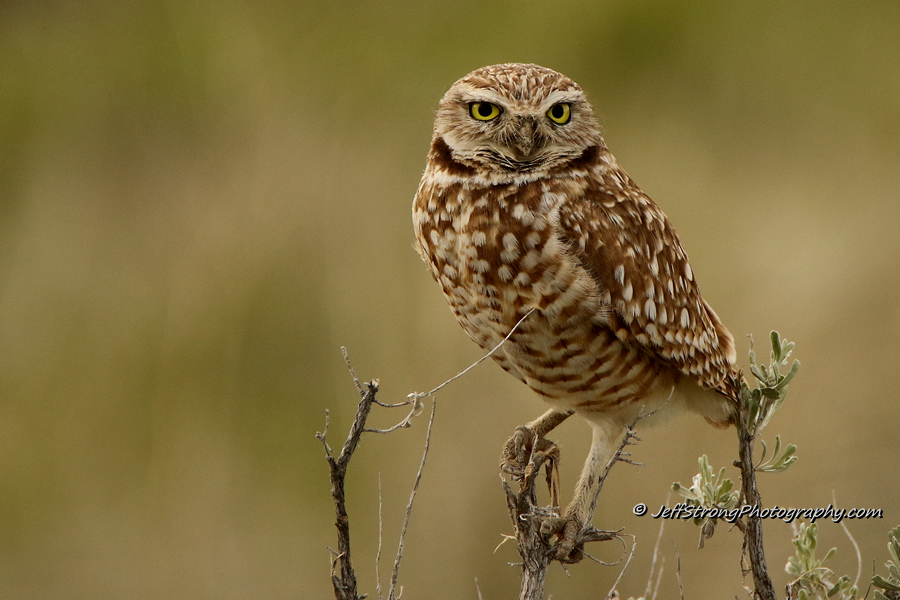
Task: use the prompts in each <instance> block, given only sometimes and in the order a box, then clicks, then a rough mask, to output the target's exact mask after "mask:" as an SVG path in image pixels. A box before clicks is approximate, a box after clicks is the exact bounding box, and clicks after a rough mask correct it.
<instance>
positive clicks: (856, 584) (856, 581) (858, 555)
mask: <svg viewBox="0 0 900 600" xmlns="http://www.w3.org/2000/svg"><path fill="white" fill-rule="evenodd" d="M831 500H832V503H833V504H834V506H837V495H835V493H834V490H831ZM841 529H843V530H844V534H845V535H846V536H847V537H848V538H850V543H851V544H853V549H854V550H856V579H854V580H853V587H855V588H857V589H859V578H860V576H861V575H862V554H861V553H860V551H859V544H857V543H856V539H855V538H854V537H853V535H852V534H851V533H850V530H849V529H847V525H845V524H844V522H843V521H841Z"/></svg>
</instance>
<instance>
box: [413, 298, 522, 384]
mask: <svg viewBox="0 0 900 600" xmlns="http://www.w3.org/2000/svg"><path fill="white" fill-rule="evenodd" d="M536 310H537V309H536V308H532V309H531V310H529V311H528V312H527V313H525V315H524V316H523V317H522V318H521V319H519V320H518V322H517V323H516V324H515V325H513V327H512V329H510V330H509V333H507V334H506V337H504V338H503V339H502V340H500V343H499V344H497V345H496V346H494V347H493V348H491V351H490V352H488V353H487V354H485V355H484V356H482V357H481V358H479V359H478V360H476V361H475V362H473V363H472V364H471V365H469V366H468V367H466V368H465V369H463V370H462V371H460V372H459V373H457V374H456V375H454V376H453V377H451V378H450V379H448V380H447V381H445V382H444V383H442V384H441V385H439V386H437V387H436V388H434V389H433V390H431V391H430V392H413V393H412V394H409V395H408V396H407V398H409V399H411V400H421V399H422V398H427V397H428V396H431V395H433V394H434V393H435V392H437V391H438V390H440V389H441V388H443V387H444V386H446V385H447V384H449V383H451V382H453V381H456V380H457V379H459V378H460V377H462V376H463V375H465V374H466V373H468V372H469V371H471V370H472V369H474V368H475V367H477V366H478V365H480V364H481V363H482V362H484V361H485V360H487V359H488V358H490V357H491V356H492V355H493V354H494V352H496V351H497V350H499V349H500V346H502V345H503V344H504V343H505V342H506V341H507V340H508V339H509V338H510V337H512V334H513V333H515V331H516V329H518V328H519V325H521V324H522V322H523V321H525V319H527V318H528V317H530V316H531V313H533V312H534V311H536Z"/></svg>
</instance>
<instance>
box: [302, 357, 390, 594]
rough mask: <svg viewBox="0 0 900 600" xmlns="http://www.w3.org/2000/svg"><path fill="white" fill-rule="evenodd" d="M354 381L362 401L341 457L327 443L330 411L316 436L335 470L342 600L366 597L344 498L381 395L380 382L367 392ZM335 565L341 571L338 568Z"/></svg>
mask: <svg viewBox="0 0 900 600" xmlns="http://www.w3.org/2000/svg"><path fill="white" fill-rule="evenodd" d="M345 356H346V355H345ZM351 372H352V371H351ZM353 379H354V382H356V383H357V388H358V389H359V390H360V392H361V393H362V398H361V399H360V401H359V407H358V408H357V411H356V418H355V419H354V420H353V425H352V426H351V427H350V433H349V435H348V436H347V439H346V440H345V441H344V445H343V447H341V452H340V454H339V455H338V457H337V458H335V457H334V452H333V451H332V450H331V448H330V447H329V446H328V442H327V440H326V436H327V435H328V411H325V431H323V432H321V433H319V432H316V437H317V438H318V439H319V440H320V441H321V442H322V445H323V446H324V447H325V458H326V460H327V461H328V466H329V468H330V471H331V497H332V499H333V500H334V513H335V522H334V525H335V527H337V531H338V549H337V555H336V556H335V560H334V562H335V563H337V564H336V565H333V566H332V569H331V583H332V585H333V586H334V594H335V598H337V599H338V600H361V598H362V597H361V596H359V595H358V592H357V586H356V573H355V572H354V571H353V562H352V560H351V556H350V518H349V517H348V516H347V505H346V501H345V497H344V479H345V478H346V476H347V467H348V465H349V464H350V458H351V457H352V456H353V452H354V451H355V450H356V447H357V446H358V445H359V438H360V437H361V436H362V434H363V431H365V428H366V419H368V418H369V412H370V411H371V410H372V403H373V402H374V401H375V394H376V393H377V392H378V380H377V379H375V380H372V381H370V382H368V383H367V384H366V387H365V389H363V388H362V387H361V386H360V385H359V384H358V382H357V381H356V376H355V375H354V377H353ZM335 566H338V567H339V568H338V569H335ZM336 571H337V572H336Z"/></svg>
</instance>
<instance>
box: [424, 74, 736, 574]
mask: <svg viewBox="0 0 900 600" xmlns="http://www.w3.org/2000/svg"><path fill="white" fill-rule="evenodd" d="M413 221H414V225H415V232H416V239H417V247H418V250H419V253H420V254H421V256H422V258H423V259H424V260H425V263H426V264H427V265H428V267H429V268H430V270H431V273H432V274H433V275H434V277H435V279H436V280H437V281H438V282H439V283H440V285H441V287H442V288H443V291H444V295H445V296H446V298H447V300H448V302H449V303H450V307H451V308H452V310H453V312H454V314H455V315H456V318H457V320H458V321H459V323H460V325H462V327H463V329H465V331H466V332H467V333H468V334H469V336H470V337H471V338H472V339H473V340H474V341H475V342H476V343H477V344H478V345H479V346H481V347H482V348H483V349H485V350H489V349H491V348H493V347H494V346H496V345H497V344H498V343H500V342H501V341H502V340H503V338H504V337H505V336H507V334H509V332H510V331H511V330H512V329H513V327H515V326H516V324H517V323H518V322H519V320H520V319H522V317H523V316H525V315H526V314H528V313H529V311H532V310H534V312H532V313H531V314H530V315H529V316H528V318H526V319H524V320H523V321H522V322H521V324H520V325H519V326H518V327H517V328H516V330H515V331H514V332H513V334H512V335H511V336H510V337H509V339H508V340H507V341H506V342H505V343H504V344H503V345H502V346H501V347H500V348H499V349H498V350H497V351H496V352H495V353H494V355H493V358H494V359H495V360H496V361H497V362H498V363H499V364H500V366H501V367H503V369H505V370H506V371H508V372H509V373H511V374H512V375H513V376H514V377H516V378H518V379H519V380H521V381H522V382H524V383H525V384H527V385H528V386H529V387H530V388H531V389H532V390H534V391H535V392H537V393H538V394H540V395H541V396H542V397H543V398H544V399H545V400H546V401H547V402H548V403H549V404H550V405H551V406H552V408H551V409H550V410H549V411H548V412H547V413H546V414H545V415H543V416H542V417H541V418H540V419H538V420H536V421H534V422H533V423H530V424H529V425H528V426H529V427H530V428H531V429H532V430H533V431H536V432H538V434H539V435H543V434H545V433H546V432H547V431H549V429H551V428H552V427H554V426H555V425H557V424H558V423H560V422H562V420H563V419H565V418H566V417H567V416H568V415H569V414H571V413H572V411H574V412H575V413H578V414H579V415H581V416H582V417H584V418H585V419H587V420H588V421H589V422H590V423H591V425H592V426H593V429H594V436H593V443H592V447H591V452H590V455H589V456H588V459H587V461H586V463H585V468H584V470H583V472H582V475H581V479H580V480H579V483H578V486H577V488H576V494H575V498H574V499H573V501H572V503H571V504H570V505H569V506H568V508H567V509H566V512H565V516H566V517H567V518H569V519H571V520H572V521H573V522H575V523H577V524H578V525H579V526H580V525H583V524H584V518H585V516H586V514H587V506H588V504H589V495H590V494H589V492H590V488H591V485H592V484H593V482H594V481H595V480H596V477H597V473H598V469H599V468H600V467H601V466H602V465H603V464H605V463H606V461H607V460H608V459H609V458H610V457H611V455H612V452H613V444H614V443H615V442H616V441H617V439H618V437H619V436H620V435H621V434H622V432H623V428H624V425H625V424H626V423H628V422H630V421H631V420H633V419H634V417H635V416H636V415H637V414H638V413H639V412H640V411H641V410H643V411H644V413H647V412H650V411H653V410H654V409H657V408H658V407H660V406H663V405H665V409H664V410H663V411H662V412H670V411H671V410H672V409H678V408H687V409H689V410H691V411H693V412H696V413H699V414H700V415H702V416H704V417H705V418H706V419H707V420H708V421H709V422H710V423H712V424H714V425H717V426H727V425H728V424H729V423H730V422H732V421H733V419H734V415H735V411H736V401H737V399H738V398H739V395H740V377H741V375H740V371H739V370H738V368H737V367H736V365H735V350H734V340H733V338H732V336H731V334H730V333H729V332H728V330H727V329H726V328H725V326H724V325H722V322H721V321H720V320H719V318H718V317H717V316H716V313H715V312H713V310H712V308H710V306H709V305H708V304H707V303H706V302H705V301H704V300H703V298H701V296H700V290H699V288H698V286H697V282H696V281H695V278H694V274H693V271H692V269H691V266H690V263H689V262H688V257H687V254H686V253H685V251H684V249H683V248H682V246H681V243H680V242H679V240H678V236H677V235H676V234H675V230H674V229H673V228H672V225H671V224H670V223H669V221H668V219H667V218H666V216H665V215H664V214H663V212H662V211H661V210H660V209H659V207H658V206H657V205H656V204H654V203H653V201H652V200H650V198H648V197H647V196H646V195H645V194H644V193H643V192H642V191H641V189H640V188H639V187H638V186H637V185H636V184H635V183H634V182H633V181H632V180H631V178H629V177H628V175H627V174H626V173H625V171H624V170H622V168H621V167H620V166H619V165H618V163H617V162H616V160H615V158H614V157H613V156H612V154H610V152H609V150H608V149H607V147H606V144H605V142H604V141H603V137H602V136H601V133H600V128H599V126H598V124H597V121H596V119H595V118H594V115H593V112H592V110H591V107H590V105H589V104H588V102H587V100H586V98H585V95H584V93H583V92H582V90H581V88H580V87H578V85H576V84H575V83H574V82H573V81H572V80H571V79H569V78H568V77H566V76H564V75H562V74H560V73H557V72H555V71H552V70H550V69H546V68H543V67H539V66H537V65H526V64H504V65H495V66H490V67H484V68H482V69H478V70H477V71H474V72H472V73H470V74H469V75H467V76H465V77H463V78H462V79H460V80H459V81H457V82H456V83H455V84H453V86H452V87H451V88H450V90H449V91H448V92H447V93H446V95H445V96H444V97H443V99H442V100H441V102H440V105H439V107H438V110H437V116H436V119H435V125H434V136H433V138H432V142H431V149H430V152H429V154H428V164H427V167H426V169H425V174H424V176H423V177H422V181H421V183H420V185H419V189H418V192H417V194H416V197H415V200H414V202H413ZM570 529H571V528H570ZM571 537H572V536H571V535H569V538H571ZM571 547H572V540H571V539H569V540H563V541H562V542H561V548H562V550H561V551H560V558H564V557H565V554H567V553H568V552H569V551H570V550H571Z"/></svg>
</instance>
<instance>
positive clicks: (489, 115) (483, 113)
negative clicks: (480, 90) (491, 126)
mask: <svg viewBox="0 0 900 600" xmlns="http://www.w3.org/2000/svg"><path fill="white" fill-rule="evenodd" d="M469 112H470V113H472V118H473V119H477V120H479V121H491V120H493V119H496V118H497V117H498V116H500V107H499V106H497V105H496V104H491V103H490V102H473V103H472V104H470V105H469Z"/></svg>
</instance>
